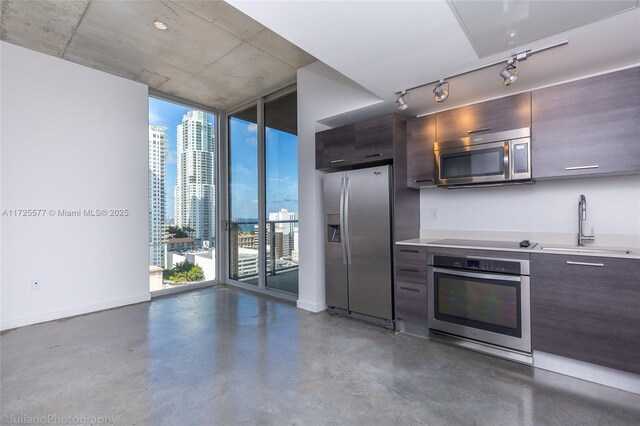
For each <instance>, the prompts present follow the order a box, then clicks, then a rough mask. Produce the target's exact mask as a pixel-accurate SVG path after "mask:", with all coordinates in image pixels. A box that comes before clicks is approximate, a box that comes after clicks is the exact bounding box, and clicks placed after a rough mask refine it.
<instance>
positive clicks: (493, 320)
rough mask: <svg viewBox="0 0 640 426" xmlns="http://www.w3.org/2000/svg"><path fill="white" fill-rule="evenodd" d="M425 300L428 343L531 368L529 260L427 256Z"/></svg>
mask: <svg viewBox="0 0 640 426" xmlns="http://www.w3.org/2000/svg"><path fill="white" fill-rule="evenodd" d="M428 299H429V316H428V318H429V319H428V324H429V331H430V333H432V334H435V336H432V337H436V338H438V337H440V338H442V339H445V340H447V341H448V342H450V343H454V344H458V345H461V346H465V347H468V348H470V349H475V350H479V351H482V352H488V353H491V354H493V355H497V356H502V357H506V358H509V359H513V360H516V361H520V362H525V363H531V361H532V359H531V314H530V294H529V261H528V260H522V259H504V258H493V257H476V256H465V255H451V254H438V253H437V252H435V253H431V254H430V255H429V265H428Z"/></svg>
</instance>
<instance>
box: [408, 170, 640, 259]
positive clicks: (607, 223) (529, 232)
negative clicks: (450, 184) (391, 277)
mask: <svg viewBox="0 0 640 426" xmlns="http://www.w3.org/2000/svg"><path fill="white" fill-rule="evenodd" d="M580 194H584V195H585V197H586V198H587V220H586V222H585V232H586V233H590V231H591V227H594V229H595V235H596V241H595V244H596V245H616V241H619V243H618V244H625V245H627V244H631V245H634V246H640V176H615V177H598V178H580V179H568V180H552V181H539V182H537V183H536V184H534V185H523V186H506V187H499V188H478V189H465V190H446V189H440V188H430V189H422V190H421V193H420V223H421V228H422V229H421V234H422V235H423V236H428V235H430V234H431V235H435V234H438V236H443V234H441V233H440V232H441V231H446V230H458V231H465V230H468V231H478V232H481V231H513V232H514V233H521V234H522V235H523V237H522V238H529V237H532V238H535V237H538V238H552V236H550V235H547V234H552V233H553V234H560V235H565V234H566V239H568V241H564V242H566V243H572V244H573V243H575V241H574V240H575V234H576V233H577V232H578V219H577V216H578V197H579V196H580ZM434 211H437V217H438V219H434V218H433V213H434ZM515 235H516V234H514V236H515ZM456 236H458V235H456ZM516 238H517V237H516ZM550 242H560V241H550Z"/></svg>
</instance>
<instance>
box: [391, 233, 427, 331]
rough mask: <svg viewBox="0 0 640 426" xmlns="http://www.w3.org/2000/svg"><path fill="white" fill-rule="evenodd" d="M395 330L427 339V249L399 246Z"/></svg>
mask: <svg viewBox="0 0 640 426" xmlns="http://www.w3.org/2000/svg"><path fill="white" fill-rule="evenodd" d="M395 251H396V280H395V282H396V284H395V293H394V294H395V305H396V331H403V332H406V333H410V334H415V335H417V336H427V335H428V326H427V320H428V318H427V248H426V247H423V246H414V245H396V250H395Z"/></svg>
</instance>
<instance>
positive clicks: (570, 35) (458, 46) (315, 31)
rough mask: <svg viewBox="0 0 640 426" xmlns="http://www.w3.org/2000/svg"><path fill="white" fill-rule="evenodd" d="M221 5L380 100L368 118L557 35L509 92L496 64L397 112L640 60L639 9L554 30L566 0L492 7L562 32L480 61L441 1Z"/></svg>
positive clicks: (332, 120)
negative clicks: (439, 96) (513, 10)
mask: <svg viewBox="0 0 640 426" xmlns="http://www.w3.org/2000/svg"><path fill="white" fill-rule="evenodd" d="M227 1H228V2H229V3H231V4H233V5H234V6H235V7H237V8H238V9H239V10H241V11H243V12H245V13H246V14H248V15H249V16H251V17H253V18H254V19H256V20H257V21H259V22H261V23H262V24H264V25H266V26H267V27H269V28H270V29H272V30H273V31H275V32H277V33H278V34H280V35H281V36H283V37H285V38H287V39H288V40H290V41H291V42H292V43H295V44H296V45H297V46H300V47H301V48H302V49H304V50H305V51H307V52H309V53H310V54H312V55H314V56H315V57H316V58H318V59H319V60H321V61H323V62H324V63H326V64H327V65H329V66H331V67H332V68H334V69H335V70H337V71H339V72H340V73H342V74H343V75H345V76H346V77H348V78H350V79H351V80H353V81H355V82H356V83H358V84H359V85H361V86H362V87H364V88H365V89H367V90H368V91H370V92H371V93H373V94H374V95H376V96H377V97H379V98H380V99H381V100H382V101H383V102H381V103H378V104H375V105H374V103H372V107H371V111H372V114H374V113H380V112H382V111H393V110H394V109H395V100H396V98H397V94H396V92H398V91H401V90H402V89H405V88H408V87H413V86H416V85H420V84H423V83H427V82H430V81H434V80H438V79H440V78H443V77H446V76H450V75H454V74H458V73H460V72H463V71H467V70H469V69H472V68H475V67H478V66H481V65H484V64H487V63H491V62H494V61H497V60H501V59H503V58H507V57H508V56H510V55H511V54H513V53H515V52H516V51H518V52H519V51H522V50H525V49H528V48H533V49H536V48H540V47H544V46H547V45H550V44H553V43H556V42H559V41H563V40H566V39H568V40H569V45H567V46H564V47H559V48H557V49H553V50H549V51H546V52H543V53H540V54H538V55H535V56H533V57H531V58H529V59H527V60H526V61H523V62H521V63H520V64H519V65H518V71H519V74H520V78H519V79H518V81H517V82H516V83H515V84H513V85H511V86H509V87H505V86H503V84H502V79H501V78H499V77H498V75H497V73H498V71H499V70H500V68H501V65H496V66H495V67H492V68H488V69H486V70H483V71H478V72H474V73H472V74H467V75H465V76H462V77H459V78H454V79H452V80H451V82H450V96H449V99H447V101H446V102H443V103H441V104H438V103H436V102H435V101H434V100H433V94H432V93H431V90H432V89H433V87H432V86H427V87H425V88H422V89H418V90H415V91H412V92H410V94H409V96H408V100H409V105H410V106H409V108H408V109H407V110H405V111H404V112H403V113H401V114H402V115H405V116H407V117H409V116H415V115H420V114H424V113H431V112H435V111H439V110H443V109H449V108H452V107H455V106H459V105H464V104H469V103H473V102H478V101H482V100H485V99H490V98H494V97H500V96H506V95H510V94H514V93H518V92H522V91H526V90H530V89H532V88H537V87H542V86H546V85H550V84H555V83H558V82H561V81H566V80H570V79H575V78H578V77H582V76H586V75H590V74H597V73H601V72H605V71H608V70H612V69H616V68H624V67H628V66H631V65H634V64H640V9H638V8H637V7H636V8H633V9H631V10H627V11H624V12H622V13H618V14H616V15H614V16H609V17H606V18H604V19H600V20H598V21H596V22H591V23H589V24H586V25H581V26H579V27H577V28H572V27H575V25H576V21H579V20H576V19H571V20H569V19H567V22H561V24H560V25H553V26H550V25H548V24H547V23H544V22H543V20H550V19H551V20H553V19H560V20H561V21H562V18H561V15H562V14H558V16H556V14H557V12H558V10H559V9H558V10H557V8H558V7H560V8H564V9H563V10H564V11H565V12H566V7H567V2H552V1H539V2H535V4H534V2H529V1H518V2H517V3H516V2H512V1H507V0H504V1H499V2H498V3H499V4H501V5H507V6H508V5H509V4H517V5H518V6H519V9H522V7H521V6H522V5H523V4H529V5H530V6H532V7H531V8H530V9H529V10H535V13H530V14H529V15H527V16H522V15H519V16H518V25H525V24H526V26H527V28H535V27H536V25H540V26H541V27H543V28H554V31H563V32H559V33H556V34H547V33H545V34H544V35H545V36H544V37H543V38H542V39H539V40H535V41H528V42H527V43H523V44H516V45H515V46H514V47H513V48H512V49H511V50H505V51H503V52H499V53H494V54H491V55H488V56H486V57H483V58H480V57H479V56H478V54H477V53H476V50H475V49H474V46H473V44H472V42H471V41H470V40H469V38H468V37H467V33H466V32H465V29H464V28H463V27H462V26H461V25H460V22H459V21H458V19H457V16H456V14H455V13H454V12H453V10H452V9H451V7H450V5H449V3H448V2H446V1H444V0H434V1H340V2H331V1H330V2H326V1H305V2H296V1H246V0H227ZM462 3H464V2H460V1H458V2H456V4H462ZM473 3H474V4H475V7H479V6H478V4H481V3H485V5H486V6H487V7H488V8H489V7H493V8H495V7H494V6H495V4H496V2H495V1H482V0H479V1H477V2H473ZM569 3H570V4H571V7H573V8H574V10H576V11H578V10H580V9H581V8H584V9H587V8H591V7H592V6H594V5H595V4H596V3H609V2H608V1H606V0H605V1H597V0H596V1H572V2H569ZM618 3H624V4H625V5H628V4H629V2H618ZM632 3H633V2H632ZM636 4H637V2H636ZM533 6H535V7H533ZM600 6H602V5H600ZM505 7H506V6H505ZM596 9H598V8H597V7H596ZM599 9H601V10H604V9H606V8H602V7H600V8H599ZM563 13H564V12H563ZM576 13H578V12H576ZM565 15H566V13H565ZM594 16H596V18H594V19H597V18H600V17H602V16H603V15H602V14H600V15H598V14H597V13H596V14H594ZM604 16H606V14H605V15H604ZM481 18H483V19H485V18H486V16H483V17H481ZM465 23H466V24H467V25H468V26H472V25H473V24H474V22H473V16H470V17H469V16H465ZM476 24H477V23H476ZM543 24H544V25H543ZM345 121H349V117H346V116H337V117H328V118H327V119H326V120H323V122H324V123H325V124H329V125H339V124H342V123H343V122H345Z"/></svg>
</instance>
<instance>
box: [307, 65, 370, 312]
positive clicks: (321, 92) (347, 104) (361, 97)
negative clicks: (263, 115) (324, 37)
mask: <svg viewBox="0 0 640 426" xmlns="http://www.w3.org/2000/svg"><path fill="white" fill-rule="evenodd" d="M379 102H380V99H378V98H377V97H376V96H374V95H372V94H371V93H369V92H367V91H366V90H365V89H363V88H362V87H360V86H358V85H357V84H356V83H354V82H353V81H351V80H349V79H347V78H346V77H344V76H343V75H342V74H340V73H338V72H337V71H335V70H333V69H332V68H330V67H328V66H327V65H325V64H323V63H321V62H315V63H313V64H311V65H308V66H306V67H304V68H302V69H299V70H298V205H299V210H300V211H299V217H300V222H299V249H300V254H299V256H300V267H299V268H300V269H299V277H300V278H299V286H298V287H299V290H298V302H297V305H298V307H299V308H302V309H306V310H309V311H312V312H318V311H321V310H323V309H325V308H326V305H325V293H324V234H323V229H322V228H323V226H324V225H323V223H324V221H323V216H322V175H323V173H322V172H318V171H316V169H315V168H316V167H315V132H317V131H320V130H324V129H325V128H326V126H322V125H320V124H318V123H317V121H318V120H322V119H325V118H327V117H332V116H335V115H338V114H342V113H345V112H348V111H352V110H358V109H362V108H366V107H368V106H371V105H376V104H378V103H379Z"/></svg>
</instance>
